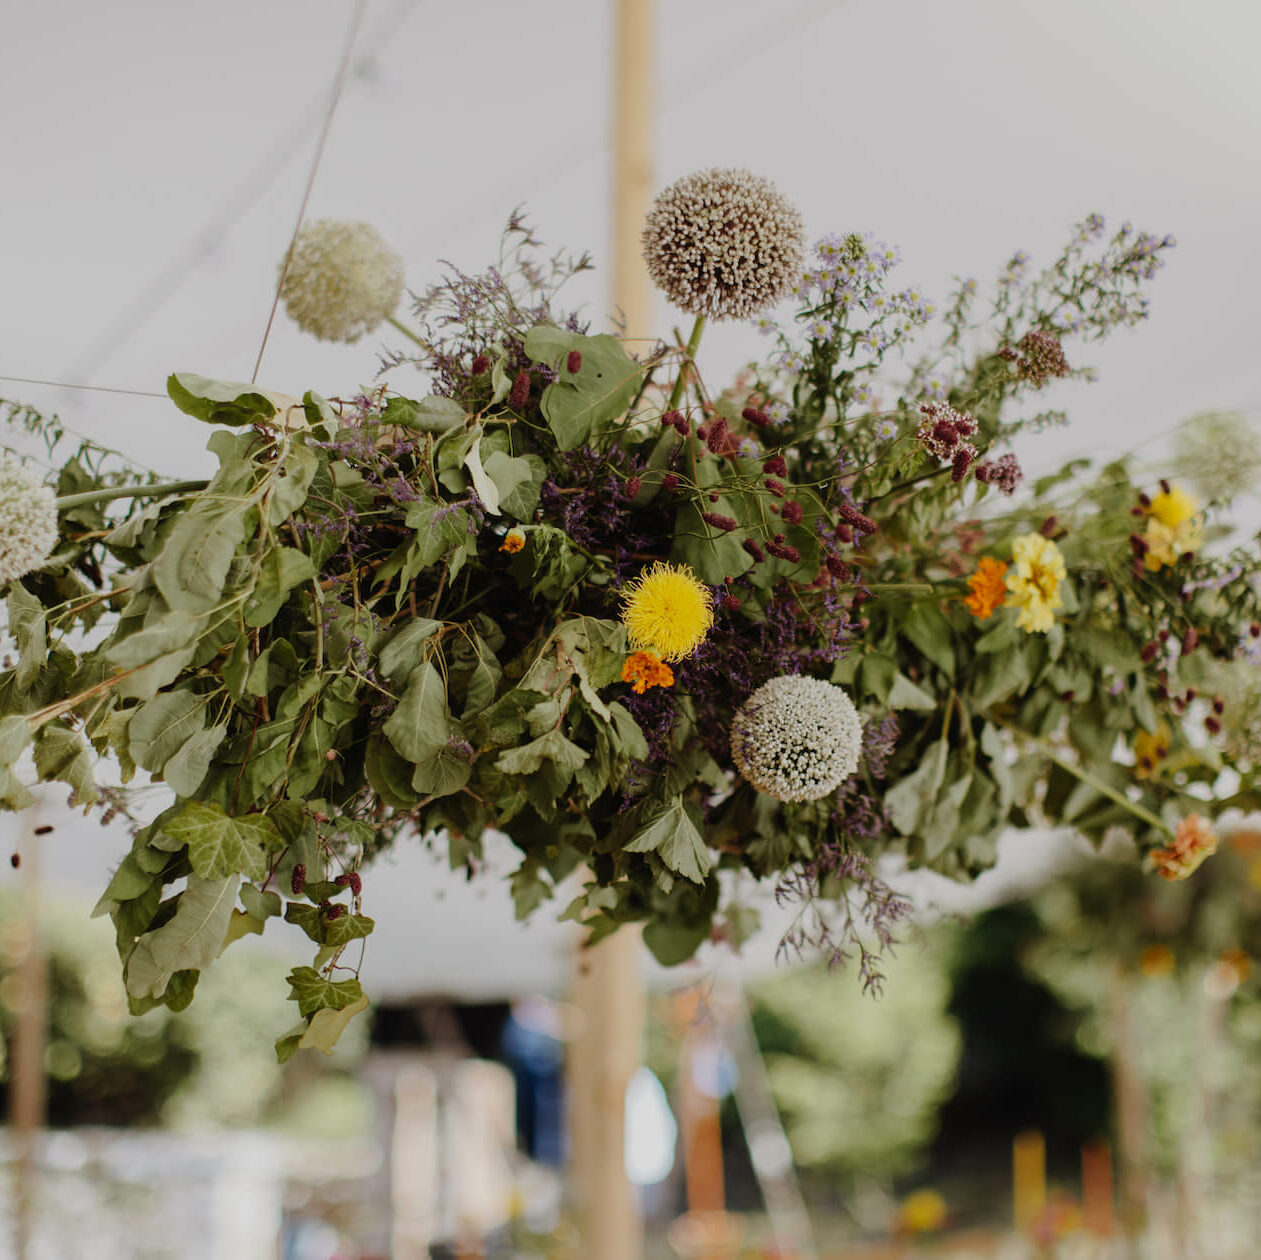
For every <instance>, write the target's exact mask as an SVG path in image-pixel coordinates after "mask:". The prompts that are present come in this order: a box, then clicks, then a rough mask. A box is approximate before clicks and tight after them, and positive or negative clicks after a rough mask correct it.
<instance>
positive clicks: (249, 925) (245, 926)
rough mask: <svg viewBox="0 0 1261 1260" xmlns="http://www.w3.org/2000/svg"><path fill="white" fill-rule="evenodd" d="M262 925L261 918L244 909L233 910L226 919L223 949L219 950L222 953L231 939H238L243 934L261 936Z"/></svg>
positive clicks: (230, 942)
mask: <svg viewBox="0 0 1261 1260" xmlns="http://www.w3.org/2000/svg"><path fill="white" fill-rule="evenodd" d="M264 926H265V925H264V923H263V920H262V919H260V918H258V917H257V916H255V915H252V914H249V913H247V912H246V911H245V910H233V911H232V917H231V918H230V919H229V920H228V932H227V935H226V936H225V937H224V938H223V949H220V951H219V952H220V953H221V954H222V953H223V950H225V949H227V948H228V946H229V945H231V944H232V942H233V941H239V940H240V939H241V937H243V936H262V934H263V927H264Z"/></svg>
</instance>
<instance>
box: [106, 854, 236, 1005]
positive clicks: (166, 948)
mask: <svg viewBox="0 0 1261 1260" xmlns="http://www.w3.org/2000/svg"><path fill="white" fill-rule="evenodd" d="M240 881H241V877H240V876H239V875H228V876H226V877H225V878H223V879H199V878H198V877H197V876H196V875H190V876H189V877H188V887H187V888H186V889H185V890H184V891H183V892H182V893H181V894H180V896H179V901H178V904H177V907H176V910H175V914H174V915H172V917H171V918H170V919H169V920H168V921H167V922H166V923H164V924H163V925H162V927H160V928H158V929H157V930H156V931H153V932H146V933H145V934H144V935H143V936H142V937H141V938H140V940H139V941H138V942H137V944H136V948H135V949H134V950H133V951H132V953H131V956H130V957H129V958H128V960H127V967H126V973H125V976H124V979H125V980H126V984H127V992H128V993H129V994H131V995H132V996H133V997H137V998H145V997H151V998H160V997H161V996H162V995H163V993H165V992H166V988H167V985H168V984H170V982H171V978H172V977H173V976H174V975H175V973H176V972H177V971H202V970H203V969H204V968H206V967H208V966H209V965H210V964H211V963H212V962H214V960H215V959H216V958H218V957H219V953H220V951H221V950H222V949H223V942H224V941H225V940H226V939H227V935H228V924H229V922H230V921H231V918H232V909H233V906H234V903H235V902H236V890H237V885H238V884H239V883H240Z"/></svg>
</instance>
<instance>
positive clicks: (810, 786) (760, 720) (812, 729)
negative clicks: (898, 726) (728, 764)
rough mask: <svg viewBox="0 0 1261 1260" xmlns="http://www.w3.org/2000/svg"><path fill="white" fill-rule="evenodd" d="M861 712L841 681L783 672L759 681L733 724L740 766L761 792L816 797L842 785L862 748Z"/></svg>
mask: <svg viewBox="0 0 1261 1260" xmlns="http://www.w3.org/2000/svg"><path fill="white" fill-rule="evenodd" d="M862 742H863V728H862V723H861V722H860V721H859V718H858V712H857V710H856V709H855V708H854V704H853V702H852V701H851V700H850V698H849V696H847V695H846V694H845V692H844V691H842V690H841V688H840V687H836V686H833V684H832V683H828V682H823V681H822V680H821V679H818V678H806V677H803V676H801V675H797V674H782V675H780V677H778V678H772V679H771V681H770V682H768V683H766V684H765V685H764V686H761V687H759V688H758V689H757V690H756V691H755V692H754V693H753V694H752V695H751V696H750V697H749V698H748V699H747V700H746V701H745V702H744V704H743V705H742V706H741V708H740V710H739V712H737V714H736V716H735V719H734V720H733V722H732V724H731V755H732V758H733V759H734V760H735V763H736V768H737V769H738V770H739V771H740V773H741V774H742V775H743V776H744V777H745V778H746V779H747V780H748V781H749V782H750V783H751V784H753V786H754V787H755V788H757V790H758V791H759V792H766V793H767V794H768V795H770V796H774V797H776V798H778V799H779V800H781V801H813V800H818V798H819V797H821V796H827V795H828V794H829V793H830V792H833V791H835V790H836V788H838V787H839V786H840V785H841V784H842V783H844V782H845V780H846V779H848V778H849V776H850V775H851V774H853V773H854V771H855V770H857V769H858V758H859V754H860V753H861V751H862Z"/></svg>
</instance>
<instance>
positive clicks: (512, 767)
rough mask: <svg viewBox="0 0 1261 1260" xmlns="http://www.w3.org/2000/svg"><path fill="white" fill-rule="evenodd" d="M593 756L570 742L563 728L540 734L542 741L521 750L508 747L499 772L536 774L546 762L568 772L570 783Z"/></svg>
mask: <svg viewBox="0 0 1261 1260" xmlns="http://www.w3.org/2000/svg"><path fill="white" fill-rule="evenodd" d="M589 756H590V754H589V753H588V752H587V751H586V750H585V749H582V748H579V747H578V745H577V744H575V743H574V742H573V741H572V740H569V739H566V738H565V736H564V735H563V734H562V733H561V730H560V728H559V727H555V728H554V729H552V730H550V731H547V732H546V733H545V734H543V735H540V736H539V737H538V739H533V740H531V741H530V742H529V743H528V744H522V745H521V746H520V747H519V748H507V749H505V750H504V751H503V752H501V753H500V754H499V756H498V758H497V759H496V761H495V769H496V770H502V771H503V772H504V774H533V773H534V772H535V771H536V770H538V769H539V768H540V767H541V766H542V764H543V763H544V762H545V761H549V762H552V763H553V764H554V765H555V766H556V767H557V768H558V769H560V770H563V771H568V775H567V777H566V780H565V781H566V782H568V779H569V778H571V777H572V776H573V774H574V772H575V771H576V770H577V769H578V767H579V766H581V765H582V763H583V762H584V761H586V759H587V758H588V757H589Z"/></svg>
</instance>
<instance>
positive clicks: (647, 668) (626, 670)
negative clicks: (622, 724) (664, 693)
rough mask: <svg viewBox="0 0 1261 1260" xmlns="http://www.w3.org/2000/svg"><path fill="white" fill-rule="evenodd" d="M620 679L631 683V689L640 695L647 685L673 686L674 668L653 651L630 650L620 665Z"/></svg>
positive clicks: (646, 688)
mask: <svg viewBox="0 0 1261 1260" xmlns="http://www.w3.org/2000/svg"><path fill="white" fill-rule="evenodd" d="M622 681H623V682H626V683H633V684H634V686H633V687H632V688H631V690H632V691H634V692H635V693H636V694H638V695H641V696H642V695H643V694H644V692H645V691H647V690H648V688H649V687H673V686H674V670H672V669H671V668H670V667H669V665H667V664H666V663H665V662H664V661H663V660H662V659H661V657H659V656H658V655H657V654H656V653H655V652H632V653H631V654H630V655H629V656H628V657H627V658H626V661H625V663H624V664H623V665H622Z"/></svg>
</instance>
